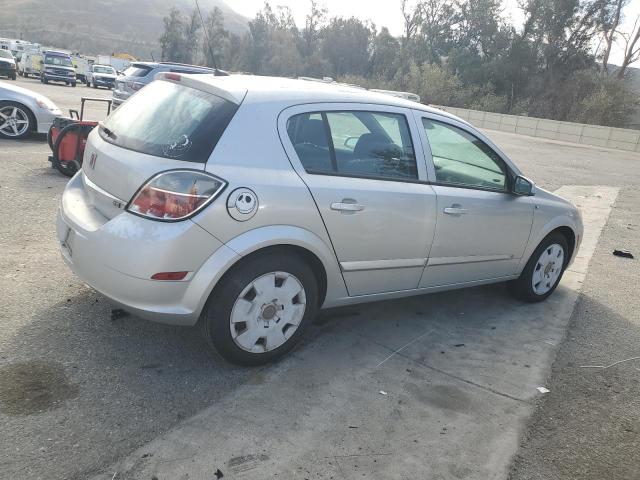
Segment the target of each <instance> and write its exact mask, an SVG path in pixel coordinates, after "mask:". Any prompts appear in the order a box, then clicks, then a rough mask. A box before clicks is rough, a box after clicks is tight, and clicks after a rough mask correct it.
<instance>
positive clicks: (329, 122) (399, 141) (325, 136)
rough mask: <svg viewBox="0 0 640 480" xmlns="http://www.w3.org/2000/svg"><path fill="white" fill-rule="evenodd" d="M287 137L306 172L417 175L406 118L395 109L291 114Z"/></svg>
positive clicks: (401, 177)
mask: <svg viewBox="0 0 640 480" xmlns="http://www.w3.org/2000/svg"><path fill="white" fill-rule="evenodd" d="M288 133H289V137H290V138H291V142H292V143H293V146H294V148H295V150H296V152H297V154H298V157H299V158H300V161H301V162H302V164H303V166H304V168H305V170H306V171H307V172H308V173H316V174H333V175H347V176H357V177H371V178H379V179H390V180H391V179H398V180H406V179H414V180H415V179H417V178H418V170H417V166H416V158H415V154H414V150H413V143H412V141H411V134H410V132H409V126H408V124H407V119H406V117H405V116H404V115H401V114H397V113H384V112H366V111H338V112H335V111H334V112H318V113H305V114H300V115H295V116H294V117H292V118H291V119H289V124H288Z"/></svg>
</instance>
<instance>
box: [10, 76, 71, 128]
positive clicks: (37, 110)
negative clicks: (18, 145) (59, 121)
mask: <svg viewBox="0 0 640 480" xmlns="http://www.w3.org/2000/svg"><path fill="white" fill-rule="evenodd" d="M60 115H61V112H60V109H59V108H58V107H57V106H56V104H55V103H53V102H52V101H51V100H49V99H48V98H47V97H45V96H44V95H40V94H38V93H36V92H32V91H31V90H27V89H26V88H22V87H17V86H15V85H9V84H7V83H0V138H10V139H20V138H25V137H26V136H28V135H29V134H31V133H33V132H37V133H47V132H48V131H49V128H50V127H51V124H52V123H53V120H54V119H55V118H56V117H59V116H60Z"/></svg>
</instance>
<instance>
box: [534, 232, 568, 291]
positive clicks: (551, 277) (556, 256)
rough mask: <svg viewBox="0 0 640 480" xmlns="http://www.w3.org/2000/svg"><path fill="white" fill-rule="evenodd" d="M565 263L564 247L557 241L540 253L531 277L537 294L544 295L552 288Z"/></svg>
mask: <svg viewBox="0 0 640 480" xmlns="http://www.w3.org/2000/svg"><path fill="white" fill-rule="evenodd" d="M563 265H564V249H563V248H562V247H561V246H560V245H558V244H557V243H554V244H553V245H549V246H548V247H547V248H546V249H545V250H544V251H543V252H542V254H541V255H540V258H538V261H537V262H536V266H535V268H534V269H533V277H532V278H531V285H532V286H533V291H534V292H535V293H536V294H537V295H544V294H545V293H547V292H548V291H549V290H551V289H552V288H553V286H554V285H555V284H556V282H557V281H558V278H560V273H562V266H563Z"/></svg>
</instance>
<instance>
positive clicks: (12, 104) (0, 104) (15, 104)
mask: <svg viewBox="0 0 640 480" xmlns="http://www.w3.org/2000/svg"><path fill="white" fill-rule="evenodd" d="M4 107H16V108H18V109H19V110H21V111H22V112H23V113H24V115H25V116H26V118H27V121H28V122H29V123H28V125H27V129H26V130H25V131H24V132H23V133H21V134H19V135H17V136H14V135H6V134H4V133H2V132H1V131H0V138H9V139H11V140H20V139H23V138H26V137H28V136H29V135H31V133H32V132H33V131H34V130H35V128H36V118H35V117H34V115H33V113H32V112H31V110H29V109H28V108H27V107H25V106H24V105H22V104H21V103H18V102H10V101H0V110H1V109H2V108H4Z"/></svg>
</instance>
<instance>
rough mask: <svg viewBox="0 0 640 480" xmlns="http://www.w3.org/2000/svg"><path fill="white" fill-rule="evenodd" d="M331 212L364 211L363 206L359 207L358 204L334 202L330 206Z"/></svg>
mask: <svg viewBox="0 0 640 480" xmlns="http://www.w3.org/2000/svg"><path fill="white" fill-rule="evenodd" d="M331 210H338V211H340V212H359V211H361V210H364V205H360V204H359V203H345V202H344V201H342V202H334V203H332V204H331Z"/></svg>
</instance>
